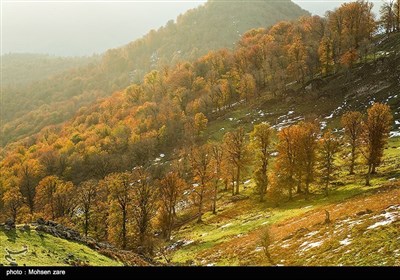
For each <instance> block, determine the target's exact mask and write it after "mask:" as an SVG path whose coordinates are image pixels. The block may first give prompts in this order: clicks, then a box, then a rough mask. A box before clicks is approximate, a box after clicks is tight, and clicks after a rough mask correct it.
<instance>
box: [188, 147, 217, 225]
mask: <svg viewBox="0 0 400 280" xmlns="http://www.w3.org/2000/svg"><path fill="white" fill-rule="evenodd" d="M189 157H190V165H191V169H192V173H193V181H194V182H195V184H194V185H193V188H194V189H193V191H194V193H195V194H196V198H197V199H196V200H197V205H198V211H197V213H198V219H197V222H198V223H200V222H201V221H202V219H201V218H202V216H203V205H204V200H205V198H206V196H207V194H208V186H209V183H210V180H211V179H212V176H213V174H212V165H211V158H212V157H211V150H210V147H209V145H203V146H201V147H192V148H191V151H190V154H189Z"/></svg>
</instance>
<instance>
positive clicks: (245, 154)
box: [223, 127, 250, 194]
mask: <svg viewBox="0 0 400 280" xmlns="http://www.w3.org/2000/svg"><path fill="white" fill-rule="evenodd" d="M245 137H246V134H245V131H244V128H243V127H239V128H238V129H236V130H234V131H232V132H228V133H226V134H225V135H224V139H223V142H224V150H225V151H226V156H227V159H228V161H229V162H230V164H231V165H232V166H233V167H234V169H235V170H234V172H235V175H236V182H235V183H236V189H235V192H234V194H239V188H240V179H241V178H242V177H241V176H242V171H243V170H244V169H245V168H246V167H247V165H248V163H249V160H250V158H249V151H248V149H247V145H246V138H245ZM233 187H235V186H233Z"/></svg>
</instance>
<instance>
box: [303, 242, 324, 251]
mask: <svg viewBox="0 0 400 280" xmlns="http://www.w3.org/2000/svg"><path fill="white" fill-rule="evenodd" d="M321 245H322V241H317V242H312V243H310V242H308V241H305V242H304V243H303V244H301V245H300V248H301V247H303V248H302V249H301V251H302V252H305V251H308V250H310V249H311V248H316V247H319V246H321Z"/></svg>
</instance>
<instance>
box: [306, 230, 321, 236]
mask: <svg viewBox="0 0 400 280" xmlns="http://www.w3.org/2000/svg"><path fill="white" fill-rule="evenodd" d="M316 234H318V231H312V232H310V233H307V234H306V235H305V236H307V237H311V236H314V235H316Z"/></svg>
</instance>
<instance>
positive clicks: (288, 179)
mask: <svg viewBox="0 0 400 280" xmlns="http://www.w3.org/2000/svg"><path fill="white" fill-rule="evenodd" d="M298 134H299V131H298V126H289V127H285V128H282V130H281V131H279V133H278V139H279V142H278V146H277V149H278V159H277V167H276V169H277V170H278V173H279V174H278V176H279V177H280V178H279V179H280V181H281V182H284V184H279V185H285V186H286V188H287V190H288V192H289V199H290V200H291V199H292V197H293V188H294V186H295V182H296V180H295V177H294V176H295V170H296V166H297V162H298V161H297V158H298V149H297V147H296V138H297V137H298Z"/></svg>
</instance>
